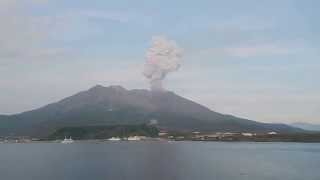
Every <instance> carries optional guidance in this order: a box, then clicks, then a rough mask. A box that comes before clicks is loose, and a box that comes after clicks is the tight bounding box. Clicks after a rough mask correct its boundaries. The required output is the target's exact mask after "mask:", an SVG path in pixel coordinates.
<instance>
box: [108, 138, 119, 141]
mask: <svg viewBox="0 0 320 180" xmlns="http://www.w3.org/2000/svg"><path fill="white" fill-rule="evenodd" d="M108 140H109V141H120V140H121V139H120V138H119V137H112V138H109V139H108Z"/></svg>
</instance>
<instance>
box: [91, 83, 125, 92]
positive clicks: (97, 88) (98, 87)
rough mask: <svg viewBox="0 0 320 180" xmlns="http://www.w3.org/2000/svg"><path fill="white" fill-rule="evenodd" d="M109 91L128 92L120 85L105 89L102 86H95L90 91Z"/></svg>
mask: <svg viewBox="0 0 320 180" xmlns="http://www.w3.org/2000/svg"><path fill="white" fill-rule="evenodd" d="M107 89H113V90H116V91H126V89H125V88H124V87H122V86H119V85H111V86H108V87H105V86H102V85H100V84H97V85H95V86H93V87H92V88H90V89H89V91H97V90H107Z"/></svg>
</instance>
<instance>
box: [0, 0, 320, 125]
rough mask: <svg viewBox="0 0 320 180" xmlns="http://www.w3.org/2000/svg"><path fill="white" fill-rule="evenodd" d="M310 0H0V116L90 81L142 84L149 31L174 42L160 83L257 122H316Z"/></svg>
mask: <svg viewBox="0 0 320 180" xmlns="http://www.w3.org/2000/svg"><path fill="white" fill-rule="evenodd" d="M319 9H320V1H318V0H304V1H302V0H281V1H279V0H265V1H263V0H261V1H257V0H242V1H238V0H225V1H218V0H216V1H215V0H202V1H186V0H176V1H170V0H158V1H156V0H145V1H139V0H134V1H133V0H128V1H121V0H117V1H108V0H90V1H87V0H67V1H66V0H0V23H1V26H0V114H13V113H19V112H23V111H26V110H31V109H34V108H38V107H41V106H43V105H46V104H48V103H52V102H55V101H58V100H60V99H62V98H64V97H67V96H70V95H72V94H75V93H77V92H79V91H83V90H86V89H89V88H90V87H91V86H94V85H96V84H101V85H103V86H109V85H121V86H124V87H125V88H128V89H133V88H138V89H144V88H148V82H147V80H146V79H145V78H144V77H143V76H142V69H143V64H144V62H145V52H146V50H147V48H148V47H149V46H150V43H151V39H152V37H153V36H159V35H162V36H166V37H168V38H170V39H173V40H175V41H176V43H177V44H178V45H179V46H180V47H181V48H183V49H184V56H183V63H182V66H181V68H180V69H179V71H178V72H174V73H171V74H170V75H169V76H168V77H167V79H166V80H165V84H164V86H165V88H166V89H168V90H170V91H174V92H175V93H177V94H179V95H181V96H184V97H187V98H189V99H191V100H194V101H196V102H198V103H200V104H203V105H205V106H208V107H209V108H210V109H212V110H214V111H217V112H221V113H226V114H232V115H235V116H239V117H243V118H248V119H252V120H257V121H263V122H281V123H290V122H296V121H304V122H311V123H320V83H319V82H318V81H319V80H318V79H319V77H320V71H319V70H320V21H319V18H320V11H319Z"/></svg>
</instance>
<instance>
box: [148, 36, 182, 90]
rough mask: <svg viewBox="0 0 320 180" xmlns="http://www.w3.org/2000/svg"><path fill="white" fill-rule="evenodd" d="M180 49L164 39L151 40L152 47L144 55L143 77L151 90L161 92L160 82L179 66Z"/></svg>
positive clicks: (154, 38) (171, 41)
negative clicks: (148, 82) (147, 81)
mask: <svg viewBox="0 0 320 180" xmlns="http://www.w3.org/2000/svg"><path fill="white" fill-rule="evenodd" d="M181 57H182V49H181V48H179V47H178V46H177V44H176V43H175V41H173V40H169V39H167V38H166V37H162V36H157V37H153V38H152V46H151V47H150V48H149V49H148V51H147V53H146V59H147V60H146V64H145V66H144V71H143V75H144V76H145V77H146V78H147V79H148V80H149V81H150V86H151V90H156V91H161V90H163V88H162V80H163V79H164V78H165V77H166V75H167V74H168V73H170V72H174V71H177V70H178V69H179V67H180V64H181Z"/></svg>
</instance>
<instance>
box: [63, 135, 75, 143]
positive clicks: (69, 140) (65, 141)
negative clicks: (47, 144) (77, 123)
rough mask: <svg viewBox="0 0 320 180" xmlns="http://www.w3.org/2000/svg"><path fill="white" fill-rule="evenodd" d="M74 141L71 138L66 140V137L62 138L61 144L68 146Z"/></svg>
mask: <svg viewBox="0 0 320 180" xmlns="http://www.w3.org/2000/svg"><path fill="white" fill-rule="evenodd" d="M73 142H74V141H73V140H72V138H71V136H70V138H69V139H67V137H64V140H63V141H61V143H62V144H70V143H73Z"/></svg>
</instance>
